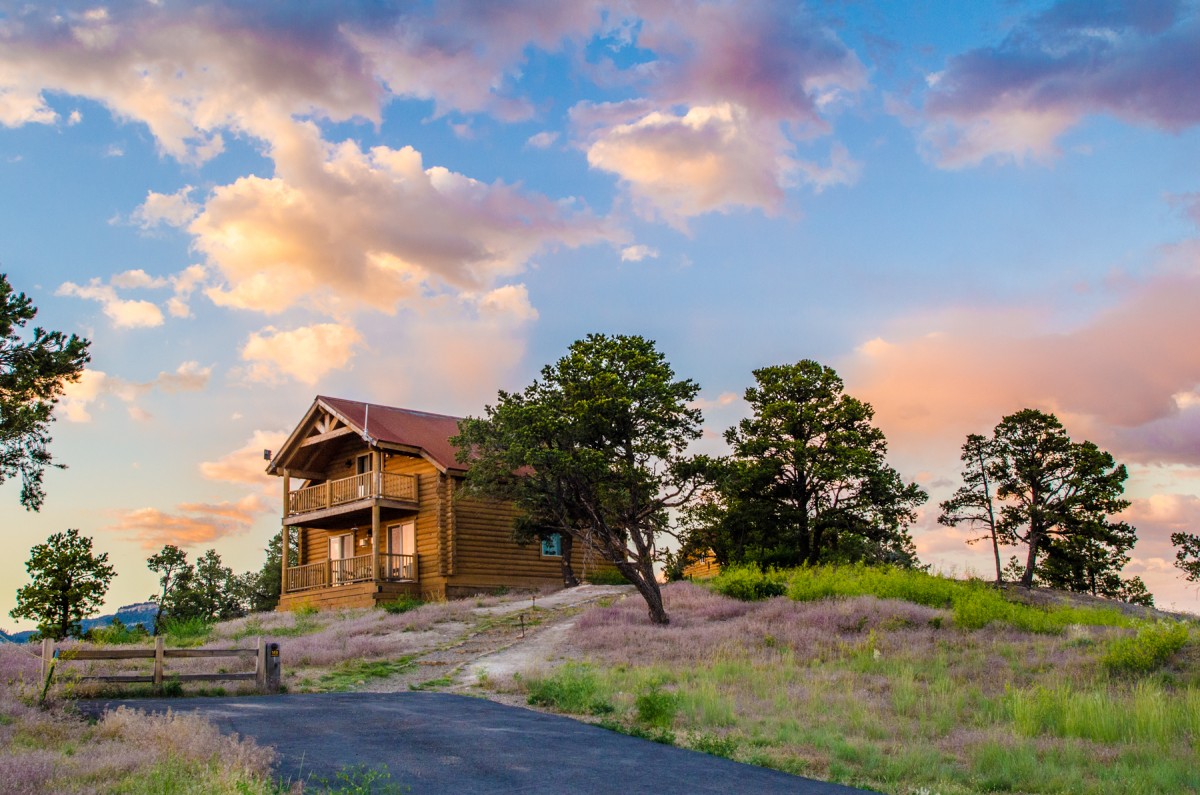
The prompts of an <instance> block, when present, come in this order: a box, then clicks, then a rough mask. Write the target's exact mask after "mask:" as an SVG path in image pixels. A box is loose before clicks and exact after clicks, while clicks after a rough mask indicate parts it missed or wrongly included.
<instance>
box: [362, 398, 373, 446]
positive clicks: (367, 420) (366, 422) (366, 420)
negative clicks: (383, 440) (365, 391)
mask: <svg viewBox="0 0 1200 795" xmlns="http://www.w3.org/2000/svg"><path fill="white" fill-rule="evenodd" d="M370 425H371V404H370V403H368V404H367V408H366V410H365V411H364V412H363V434H362V435H363V441H364V442H366V443H367V444H369V445H371V444H375V440H374V439H372V438H371V432H370V430H368V428H369V427H370Z"/></svg>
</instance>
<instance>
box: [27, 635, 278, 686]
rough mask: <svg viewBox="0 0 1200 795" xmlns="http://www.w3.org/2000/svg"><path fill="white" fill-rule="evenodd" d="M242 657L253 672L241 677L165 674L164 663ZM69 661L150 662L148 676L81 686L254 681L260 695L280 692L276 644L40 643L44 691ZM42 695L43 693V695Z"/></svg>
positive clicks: (103, 677)
mask: <svg viewBox="0 0 1200 795" xmlns="http://www.w3.org/2000/svg"><path fill="white" fill-rule="evenodd" d="M220 657H242V658H253V659H254V670H253V671H245V672H240V673H230V672H228V671H225V670H224V669H222V670H219V671H214V672H213V673H202V674H195V673H192V674H169V673H167V672H166V670H165V668H166V665H165V661H166V660H169V659H180V658H193V659H194V658H207V659H211V658H220ZM69 660H79V661H84V660H153V661H154V663H153V667H152V670H151V672H150V673H145V674H141V673H136V674H131V673H122V674H89V675H85V676H80V677H77V678H78V680H79V681H84V682H104V683H106V684H136V683H139V682H144V683H146V684H151V685H154V687H155V689H156V690H157V689H160V688H161V687H162V685H163V680H164V679H171V680H175V681H179V682H221V681H226V682H228V681H239V680H240V681H253V682H254V683H255V685H256V687H257V688H258V689H259V691H261V692H264V693H267V692H274V691H277V690H279V683H280V678H281V677H280V670H279V644H278V643H267V642H266V641H265V640H263V639H262V638H256V639H255V643H254V647H253V648H249V649H168V648H165V647H164V644H163V637H162V635H159V636H158V637H156V638H155V639H154V648H153V649H111V648H110V649H74V648H69V649H63V648H58V647H56V646H55V645H54V641H52V640H50V639H49V638H46V639H44V640H42V675H41V681H42V682H44V683H45V684H44V686H43V687H44V688H49V686H50V680H51V678H52V677H53V675H54V671H55V668H56V667H57V664H58V663H59V662H67V661H69ZM43 692H44V691H43Z"/></svg>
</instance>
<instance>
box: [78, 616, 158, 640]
mask: <svg viewBox="0 0 1200 795" xmlns="http://www.w3.org/2000/svg"><path fill="white" fill-rule="evenodd" d="M148 637H150V633H149V632H147V631H146V628H145V627H144V626H142V625H141V624H134V625H133V626H128V625H127V624H125V623H124V622H123V621H121V619H119V618H114V619H113V620H112V623H111V624H109V625H108V626H107V627H93V628H92V629H90V630H88V633H87V639H88V640H90V641H91V642H92V643H100V644H103V645H105V646H118V645H124V644H130V643H138V642H140V641H143V640H145V639H146V638H148Z"/></svg>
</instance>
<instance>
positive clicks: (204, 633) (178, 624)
mask: <svg viewBox="0 0 1200 795" xmlns="http://www.w3.org/2000/svg"><path fill="white" fill-rule="evenodd" d="M161 629H162V634H163V640H164V642H165V643H166V644H167V645H168V646H177V647H187V646H199V645H201V644H203V643H206V642H207V641H208V639H209V637H210V636H211V635H212V632H213V625H212V624H211V623H209V622H207V621H205V620H204V619H201V618H165V619H163V622H162V628H161Z"/></svg>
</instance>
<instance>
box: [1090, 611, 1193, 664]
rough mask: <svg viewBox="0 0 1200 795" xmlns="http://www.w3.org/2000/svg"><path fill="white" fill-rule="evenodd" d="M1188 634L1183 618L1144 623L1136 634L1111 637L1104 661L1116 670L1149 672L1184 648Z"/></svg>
mask: <svg viewBox="0 0 1200 795" xmlns="http://www.w3.org/2000/svg"><path fill="white" fill-rule="evenodd" d="M1188 635H1189V632H1188V625H1187V624H1185V623H1184V622H1182V621H1158V622H1156V623H1153V624H1143V625H1142V626H1141V627H1139V628H1138V631H1137V634H1136V635H1134V636H1132V637H1128V636H1127V637H1123V638H1116V639H1114V640H1112V641H1110V642H1109V644H1108V649H1107V650H1106V651H1105V653H1104V657H1103V658H1102V659H1101V662H1103V663H1104V667H1105V668H1107V669H1108V670H1109V671H1112V672H1113V673H1130V674H1144V673H1149V672H1150V671H1153V670H1155V669H1156V668H1158V667H1160V666H1161V665H1162V664H1163V663H1165V662H1166V661H1167V660H1168V659H1170V657H1171V655H1173V654H1174V653H1175V652H1177V651H1179V650H1180V649H1182V648H1183V645H1184V644H1185V643H1187V642H1188Z"/></svg>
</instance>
